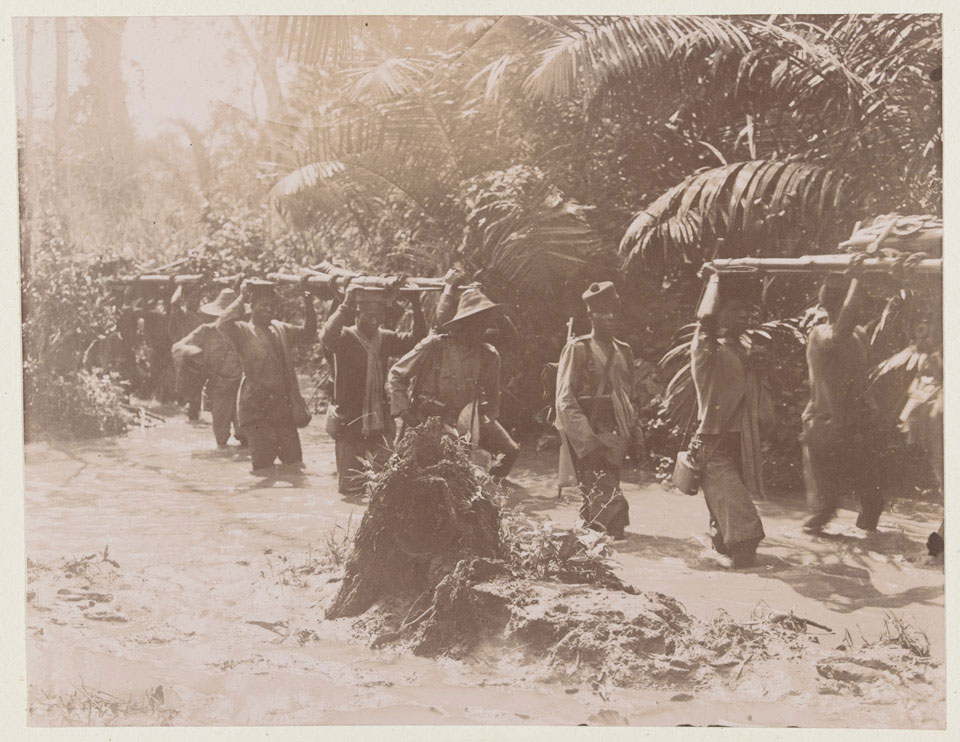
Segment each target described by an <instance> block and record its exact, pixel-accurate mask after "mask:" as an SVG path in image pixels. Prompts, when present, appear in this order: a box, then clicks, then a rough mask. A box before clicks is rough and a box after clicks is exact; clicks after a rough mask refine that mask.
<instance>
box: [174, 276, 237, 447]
mask: <svg viewBox="0 0 960 742" xmlns="http://www.w3.org/2000/svg"><path fill="white" fill-rule="evenodd" d="M236 298H237V292H236V291H234V290H233V289H224V290H223V291H221V292H220V294H219V295H218V296H217V298H216V299H215V300H214V301H212V302H210V303H209V304H204V305H203V306H202V307H200V309H199V313H200V315H201V317H202V318H203V319H205V320H206V324H202V325H200V326H199V327H197V328H196V329H195V330H194V331H193V332H191V333H190V334H188V335H187V336H186V337H185V338H183V339H182V340H180V341H178V342H176V343H174V344H173V351H172V352H173V361H174V364H175V365H176V366H177V377H178V379H179V380H182V379H185V378H193V379H195V380H196V383H195V386H196V387H197V388H198V392H199V390H201V389H202V390H203V401H204V405H203V406H204V409H207V410H209V411H210V414H211V416H212V417H213V437H214V438H215V439H216V441H217V447H218V448H220V449H225V448H226V447H227V441H229V440H230V426H231V425H232V426H233V434H234V437H235V438H236V439H237V440H238V441H239V442H240V445H241V446H245V445H247V438H246V436H245V435H243V433H242V431H241V430H240V421H239V418H238V417H237V390H238V389H239V388H240V379H241V377H242V376H243V367H242V365H241V363H240V356H238V355H237V352H236V351H235V350H234V349H233V346H232V345H231V344H230V343H229V342H227V340H226V339H225V338H224V337H223V335H221V334H220V332H219V331H218V330H217V327H216V324H215V322H216V320H217V318H218V317H221V316H222V315H223V313H224V311H225V310H226V309H227V307H229V306H230V305H231V304H233V302H234V301H236ZM191 404H192V403H191ZM198 414H199V411H198ZM191 419H196V418H191Z"/></svg>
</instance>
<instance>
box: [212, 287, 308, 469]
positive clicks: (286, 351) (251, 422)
mask: <svg viewBox="0 0 960 742" xmlns="http://www.w3.org/2000/svg"><path fill="white" fill-rule="evenodd" d="M303 285H304V286H306V285H307V284H306V283H304V284H303ZM247 299H249V300H250V321H249V322H244V321H243V316H244V304H245V301H246V300H247ZM276 304H277V296H276V294H275V293H274V290H273V284H272V283H271V282H269V281H260V280H256V281H254V280H251V279H248V280H246V281H244V282H243V285H242V287H241V295H240V297H239V298H238V299H237V300H236V301H234V302H233V303H232V304H231V305H230V306H229V307H227V310H226V311H225V312H224V313H223V314H222V315H221V316H220V319H218V320H217V322H216V327H217V329H218V330H219V331H220V333H221V334H222V335H223V336H224V337H225V338H226V339H227V341H228V342H229V343H230V344H231V345H232V346H233V348H234V350H236V351H237V354H238V355H239V356H240V362H241V364H242V365H243V380H242V381H241V383H240V392H239V394H238V396H237V413H238V417H239V419H240V428H241V430H242V431H243V433H244V435H245V436H246V437H247V442H248V444H249V446H250V458H251V461H252V464H253V473H254V474H257V475H262V474H266V473H269V472H270V471H271V469H272V467H273V462H274V460H275V459H277V458H279V459H280V461H281V463H282V464H284V465H286V466H287V467H290V468H295V469H297V470H299V469H300V468H302V465H303V453H302V451H301V449H300V434H299V433H298V432H297V428H298V427H304V426H306V425H307V424H308V423H309V422H310V414H309V413H308V412H307V407H306V404H305V403H304V401H303V397H302V396H301V395H300V386H299V384H298V382H297V375H296V370H295V369H294V367H293V346H294V345H297V344H303V343H309V342H312V341H313V340H315V339H316V336H317V312H316V309H314V306H313V297H312V295H311V294H310V292H309V291H308V290H306V289H305V290H304V291H303V311H304V317H305V321H304V324H303V326H298V325H291V324H288V323H286V322H280V321H279V320H276V319H274V317H275V316H276V312H277V309H276Z"/></svg>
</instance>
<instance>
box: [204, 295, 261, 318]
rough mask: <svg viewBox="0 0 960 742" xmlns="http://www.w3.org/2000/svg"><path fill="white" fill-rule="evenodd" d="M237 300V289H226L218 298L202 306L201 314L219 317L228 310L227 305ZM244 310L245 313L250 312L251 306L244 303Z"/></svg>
mask: <svg viewBox="0 0 960 742" xmlns="http://www.w3.org/2000/svg"><path fill="white" fill-rule="evenodd" d="M236 300H237V292H236V291H234V290H233V289H224V290H223V291H221V292H220V293H219V294H218V295H217V298H216V299H214V300H213V301H211V302H210V303H208V304H204V305H203V306H202V307H200V314H206V315H208V316H210V317H219V316H220V315H221V314H223V313H224V312H225V311H226V309H227V307H229V306H230V305H231V304H233V302H235V301H236ZM243 311H244V313H248V312H249V311H250V306H249V305H248V304H244V306H243Z"/></svg>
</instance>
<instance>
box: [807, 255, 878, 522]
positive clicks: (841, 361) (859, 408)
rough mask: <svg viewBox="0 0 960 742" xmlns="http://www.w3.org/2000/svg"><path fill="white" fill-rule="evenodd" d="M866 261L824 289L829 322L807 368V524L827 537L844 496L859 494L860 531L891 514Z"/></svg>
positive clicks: (811, 340) (814, 341)
mask: <svg viewBox="0 0 960 742" xmlns="http://www.w3.org/2000/svg"><path fill="white" fill-rule="evenodd" d="M865 258H866V255H855V256H854V257H853V258H852V261H851V264H850V268H849V269H848V272H849V273H852V274H854V277H853V280H850V278H849V276H842V275H829V276H827V278H826V279H825V280H824V282H823V285H822V286H821V287H820V306H821V307H823V309H824V310H825V311H826V312H827V321H826V322H825V323H823V324H821V325H817V326H815V327H814V328H813V329H812V330H810V333H809V336H808V337H807V367H808V369H809V374H810V402H809V403H808V404H807V407H806V409H805V410H804V412H803V432H802V433H801V436H800V440H801V441H802V442H803V474H804V480H805V482H806V487H807V501H808V503H809V504H810V505H811V507H812V508H813V515H812V516H811V517H810V519H809V520H807V522H806V523H804V528H805V529H806V530H808V531H819V530H820V529H821V528H823V526H825V525H826V524H827V523H829V522H830V521H831V520H833V518H834V516H835V515H836V513H837V505H838V504H839V500H840V497H841V496H842V495H844V494H845V493H850V492H853V491H856V492H857V493H858V495H859V498H860V515H859V517H858V518H857V527H858V528H861V529H863V530H864V531H875V530H876V528H877V522H878V521H879V519H880V512H881V511H882V510H883V495H882V493H881V492H880V485H879V482H878V481H877V467H878V464H879V461H878V458H877V442H876V435H877V434H878V433H880V432H881V431H880V416H879V408H878V406H877V403H876V401H875V400H874V399H873V395H872V394H871V393H870V391H869V375H870V366H869V364H868V360H867V338H866V335H865V334H864V332H863V330H861V329H860V328H858V327H857V326H856V324H857V315H858V314H859V310H860V306H859V305H860V302H861V299H862V295H863V287H862V283H861V281H860V279H859V278H858V277H857V276H856V275H855V274H856V271H857V267H858V266H859V264H860V263H861V262H862V261H863V260H864V259H865Z"/></svg>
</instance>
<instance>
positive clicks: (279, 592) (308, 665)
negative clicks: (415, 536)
mask: <svg viewBox="0 0 960 742" xmlns="http://www.w3.org/2000/svg"><path fill="white" fill-rule="evenodd" d="M304 432H305V435H304V436H303V440H304V451H305V459H306V461H307V462H308V471H307V474H306V476H305V477H304V478H302V479H299V480H295V479H282V478H280V479H262V478H257V477H254V476H253V475H251V474H250V473H249V459H247V458H245V457H244V456H243V455H242V454H240V453H239V452H237V451H236V450H234V451H233V452H232V453H231V454H229V455H226V456H223V455H219V454H217V453H216V452H215V451H211V450H210V449H211V446H212V443H213V441H212V435H211V433H210V429H209V426H208V425H206V424H204V423H189V422H187V421H185V420H183V419H179V418H171V419H170V420H169V421H168V422H167V423H166V424H164V425H162V426H159V427H156V428H148V429H145V430H135V431H133V432H131V433H130V434H129V435H127V436H124V437H122V438H117V439H111V440H107V441H97V442H96V443H93V444H88V445H73V446H61V447H57V446H51V445H47V444H34V445H30V446H28V447H27V453H26V473H27V492H26V519H27V520H26V526H27V528H26V541H27V543H26V547H27V556H28V557H29V558H30V560H31V562H32V563H33V564H35V565H39V566H37V567H36V568H35V569H34V570H33V571H32V572H31V574H32V575H34V579H32V581H31V584H30V586H29V587H28V589H29V590H31V591H34V592H35V596H33V597H32V598H31V601H30V603H29V606H30V609H29V611H28V680H29V682H30V688H31V704H32V711H31V714H32V716H31V718H32V723H34V724H41V725H44V724H59V723H65V722H66V721H67V720H68V719H69V718H72V719H73V720H74V721H75V720H76V719H75V717H67V716H65V715H64V714H63V713H62V709H61V708H60V705H58V701H57V699H62V698H65V697H67V696H68V695H69V694H71V693H73V692H74V690H75V688H76V687H77V686H78V685H81V686H82V687H85V688H99V689H102V690H104V691H107V692H109V693H111V694H114V695H115V696H117V697H122V698H126V697H131V698H132V697H140V696H142V695H143V693H144V692H145V691H146V690H148V689H152V688H155V687H156V686H162V687H163V697H164V699H163V706H164V708H165V709H168V710H171V711H172V712H173V713H172V715H171V716H169V717H167V718H169V720H171V721H172V723H175V724H221V725H226V724H387V723H391V724H441V723H448V724H476V723H483V724H579V723H586V722H588V720H589V719H591V717H592V719H593V721H591V722H590V723H594V722H602V721H604V720H607V721H609V719H610V718H611V717H610V716H609V715H606V716H604V715H601V716H596V715H597V714H601V712H603V711H616V712H617V714H619V715H620V717H622V718H624V719H626V720H627V721H629V723H630V724H634V725H674V724H682V723H687V724H695V725H700V724H713V723H728V724H742V725H768V726H787V725H800V726H864V727H889V726H894V727H940V726H942V724H943V719H944V716H943V713H944V712H943V706H942V692H940V693H937V694H934V695H935V697H934V698H931V699H930V702H929V703H925V704H917V703H914V702H911V703H907V704H904V703H895V702H891V703H881V704H878V703H875V702H867V700H862V701H861V700H859V699H850V698H842V699H841V698H838V697H835V696H824V695H819V694H818V693H817V690H816V687H815V685H816V684H815V682H812V681H809V680H805V681H800V680H796V679H791V678H794V677H795V678H799V677H800V674H799V673H792V672H791V668H790V666H789V665H788V664H785V665H784V666H783V667H781V668H778V672H776V673H773V674H770V675H769V676H763V675H762V674H757V675H755V674H752V673H751V672H750V671H748V672H745V673H744V674H743V676H742V678H741V679H740V681H739V682H738V684H737V686H734V687H731V688H728V689H727V690H725V691H723V692H720V691H709V692H708V691H701V690H698V689H696V688H691V689H689V692H688V693H686V694H685V695H684V696H682V697H681V696H677V695H676V691H675V690H674V691H672V692H660V691H657V692H649V691H638V690H636V689H633V690H629V689H615V688H605V687H603V686H598V687H593V686H589V685H588V686H572V685H565V684H560V683H554V684H544V683H536V682H533V681H530V680H527V679H526V678H525V676H524V669H523V668H515V669H513V670H507V671H504V668H503V667H492V666H489V665H487V664H485V663H484V661H482V660H479V659H478V660H477V661H475V662H453V661H448V660H441V661H434V660H427V659H422V658H417V657H412V656H409V655H400V654H398V653H396V652H395V651H393V650H372V649H369V648H367V647H365V646H362V645H360V644H358V643H357V642H356V640H355V639H353V638H352V636H351V631H350V625H349V621H335V622H324V621H322V620H321V616H322V605H323V603H324V601H325V599H326V597H327V596H328V595H329V593H330V592H331V590H333V589H335V587H336V586H335V585H329V584H323V583H320V584H318V583H316V582H315V581H314V582H311V583H309V584H308V586H307V587H304V586H303V585H302V584H296V582H295V581H294V582H292V583H291V582H289V581H288V580H287V579H286V578H285V577H284V573H283V568H284V565H286V564H289V563H290V560H294V561H295V560H296V559H306V558H308V555H309V554H310V552H311V550H312V549H318V548H321V544H322V542H323V541H324V540H325V538H327V536H328V534H330V533H331V532H333V533H337V532H341V533H342V531H337V530H335V527H336V526H340V527H341V528H342V527H343V526H344V525H345V524H346V523H347V522H348V521H349V520H352V522H353V523H354V524H356V523H357V522H358V521H359V519H360V517H361V516H362V512H363V505H362V503H361V502H357V501H349V500H345V499H343V498H342V497H341V496H339V495H338V494H337V493H336V480H335V473H334V469H333V450H332V445H331V443H330V442H329V441H328V440H325V439H324V438H322V437H321V435H320V433H319V426H313V427H311V428H308V429H307V430H306V431H304ZM555 458H556V452H545V453H544V454H542V455H540V456H537V457H532V458H528V459H525V460H521V464H520V465H519V466H518V469H517V473H516V477H515V479H516V481H517V484H518V485H519V486H518V488H517V489H515V490H514V491H513V492H512V493H511V502H512V504H513V505H514V506H516V507H522V508H523V509H525V510H526V511H528V512H530V513H531V514H534V515H536V516H537V517H545V518H552V519H553V520H556V521H558V522H560V523H567V522H569V523H572V522H573V521H574V520H575V518H576V502H575V501H574V499H573V498H572V497H563V498H561V499H559V500H558V499H557V497H556V491H555V487H554V481H553V468H552V467H553V466H554V465H555ZM626 495H627V498H628V499H629V501H630V506H631V519H632V521H633V522H632V524H631V526H630V527H629V528H628V538H627V540H626V541H624V542H620V543H619V544H618V546H617V551H618V560H619V561H620V563H621V564H622V576H623V577H624V578H625V579H626V580H627V581H628V582H630V583H631V584H633V585H635V586H637V587H638V588H640V589H642V590H657V591H660V592H665V593H668V594H670V595H673V596H675V597H677V598H678V599H679V600H680V601H681V602H682V603H683V604H684V605H685V606H686V608H687V609H688V610H689V611H690V612H691V613H694V614H697V615H701V616H711V615H714V614H716V613H717V611H720V610H723V611H726V612H727V613H729V614H730V615H731V616H732V617H733V618H734V619H736V620H744V621H746V620H750V618H751V615H752V614H753V612H754V611H756V610H757V607H758V605H763V604H765V605H767V606H769V607H770V608H773V609H778V610H793V611H794V612H795V613H796V614H798V615H800V616H803V617H805V618H808V619H812V620H814V621H817V622H818V623H822V624H824V625H826V626H829V627H830V628H831V629H833V631H834V633H833V634H830V635H826V636H825V637H824V638H823V642H824V643H832V644H833V645H836V644H839V643H840V642H841V639H842V637H843V635H844V630H848V631H849V632H850V633H851V634H852V635H853V636H854V637H855V638H858V639H859V638H860V636H861V635H862V636H863V637H864V638H866V639H873V638H876V637H877V636H878V635H879V633H880V632H881V631H882V629H883V626H884V618H885V616H887V615H888V614H889V612H893V613H895V614H896V615H897V616H900V617H902V618H904V619H907V620H908V621H910V622H911V623H912V624H914V625H916V626H918V627H920V628H922V629H924V630H925V631H926V633H927V635H928V636H929V638H930V641H931V653H932V655H933V656H934V657H936V658H943V656H944V654H945V631H944V575H943V571H942V568H938V567H936V566H933V567H931V566H929V565H924V564H922V563H921V562H922V560H921V559H920V558H919V554H920V552H921V551H922V542H923V541H924V539H925V538H926V535H927V533H929V531H930V530H933V529H934V528H935V527H936V525H937V522H938V521H939V518H940V515H939V511H938V510H936V509H931V508H928V509H926V510H923V509H917V508H916V507H910V508H907V507H905V506H899V507H898V508H895V511H894V512H893V513H890V514H888V515H886V516H885V517H884V519H883V521H882V523H881V529H880V532H879V533H878V534H876V535H874V536H871V537H869V538H866V539H865V538H862V537H860V535H859V534H858V533H857V532H856V530H855V529H853V528H852V521H853V517H852V514H851V513H849V512H844V513H842V514H841V517H840V518H839V520H838V523H837V524H836V525H835V526H833V527H832V530H830V531H829V532H828V533H827V534H825V535H823V536H820V537H816V538H813V537H810V536H808V535H805V534H802V533H801V532H800V531H799V527H798V526H799V522H800V513H799V511H798V510H797V509H796V508H795V507H793V506H792V505H790V504H784V503H776V502H772V503H763V504H762V507H761V514H762V516H763V519H764V524H765V528H766V530H767V536H768V538H767V540H766V541H765V542H764V545H763V547H762V551H763V555H762V558H761V560H760V563H759V564H758V566H757V567H756V568H754V569H752V570H749V571H746V572H739V573H737V572H731V571H729V570H726V569H724V567H723V565H722V564H720V563H718V562H717V560H716V555H712V552H710V551H709V549H708V548H706V546H705V543H706V541H705V539H706V537H705V535H704V531H705V525H706V524H705V514H704V512H703V504H702V502H701V501H700V500H699V498H692V497H684V496H681V495H675V494H671V493H668V492H666V491H665V490H663V489H662V488H660V487H659V486H657V485H655V484H649V483H648V484H643V483H641V482H638V481H634V482H632V483H629V484H627V486H626ZM107 545H108V546H109V552H108V559H109V560H112V561H114V562H115V563H116V565H117V566H113V565H111V564H110V563H109V562H106V561H103V560H102V559H100V558H99V557H98V558H97V559H95V560H91V564H92V566H91V567H90V568H89V569H86V570H85V572H84V574H83V575H75V576H73V577H68V576H66V572H65V570H64V569H63V564H64V561H65V560H68V559H71V558H76V557H84V556H89V555H92V554H93V553H95V552H102V550H103V549H104V547H105V546H107ZM64 587H66V588H69V589H71V590H73V589H75V588H76V589H80V590H96V591H100V592H101V593H104V594H105V595H107V596H108V598H109V601H107V602H105V603H104V604H103V606H100V605H99V604H98V605H97V606H93V605H92V603H91V604H90V605H87V604H83V605H82V607H81V604H79V603H77V602H71V601H69V600H67V599H65V598H64V595H63V594H58V592H57V590H58V589H64ZM104 600H106V598H104ZM251 621H256V622H260V623H259V624H253V623H249V622H251ZM278 622H280V623H278ZM264 625H267V626H274V627H275V630H271V629H270V628H265V627H264ZM296 632H301V633H300V634H299V635H300V636H301V637H302V636H307V637H308V638H307V640H305V641H299V640H297V638H296V637H297V636H298V634H297V633H296ZM303 632H306V633H303ZM767 672H769V670H768V671H767ZM807 675H809V673H807ZM741 690H742V692H741ZM680 698H682V699H685V700H671V699H680ZM61 705H62V704H61ZM157 718H159V717H157ZM91 721H92V722H93V723H97V721H98V720H97V718H91ZM119 721H122V722H124V723H150V722H151V718H149V717H147V718H145V719H142V720H141V719H139V718H132V717H131V718H128V719H126V720H123V719H120V720H119ZM100 723H103V719H100Z"/></svg>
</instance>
